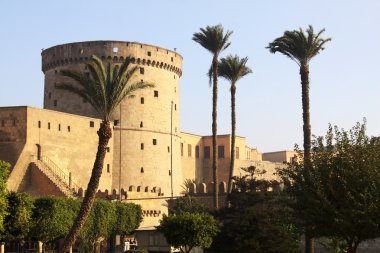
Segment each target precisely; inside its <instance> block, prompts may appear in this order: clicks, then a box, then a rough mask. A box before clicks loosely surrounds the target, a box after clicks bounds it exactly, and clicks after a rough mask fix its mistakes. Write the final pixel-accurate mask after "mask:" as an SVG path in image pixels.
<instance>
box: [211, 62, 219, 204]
mask: <svg viewBox="0 0 380 253" xmlns="http://www.w3.org/2000/svg"><path fill="white" fill-rule="evenodd" d="M212 65H213V66H212V69H213V89H212V172H213V180H214V209H215V210H218V208H219V192H218V190H219V188H218V169H217V164H216V163H217V160H216V130H217V122H216V120H217V102H218V56H217V55H214V58H213V59H212Z"/></svg>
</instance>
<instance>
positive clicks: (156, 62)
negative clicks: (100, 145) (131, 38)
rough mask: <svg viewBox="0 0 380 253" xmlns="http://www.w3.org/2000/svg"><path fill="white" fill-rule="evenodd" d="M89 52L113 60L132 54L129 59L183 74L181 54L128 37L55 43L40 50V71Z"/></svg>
mask: <svg viewBox="0 0 380 253" xmlns="http://www.w3.org/2000/svg"><path fill="white" fill-rule="evenodd" d="M91 55H97V56H98V57H100V58H102V59H103V60H109V61H112V62H114V63H122V62H124V60H125V58H126V57H131V60H132V63H133V64H137V65H141V66H151V67H155V68H160V69H164V70H167V71H170V72H174V73H176V74H177V75H178V76H181V75H182V56H181V55H180V54H178V53H176V52H175V51H171V50H168V49H165V48H161V47H157V46H151V45H146V44H142V43H137V42H128V41H85V42H77V43H68V44H63V45H57V46H54V47H51V48H48V49H46V50H44V51H42V71H43V72H44V73H45V72H46V71H48V70H50V69H54V68H58V67H65V66H68V65H73V64H81V63H85V62H86V61H88V60H89V59H90V57H91Z"/></svg>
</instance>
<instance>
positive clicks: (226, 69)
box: [218, 55, 252, 193]
mask: <svg viewBox="0 0 380 253" xmlns="http://www.w3.org/2000/svg"><path fill="white" fill-rule="evenodd" d="M247 61H248V57H245V58H242V59H240V58H239V56H237V55H235V56H232V55H229V56H227V57H226V58H222V59H221V60H220V62H219V73H218V74H219V76H221V77H224V78H225V79H227V80H228V81H230V82H231V89H230V91H231V160H230V176H229V177H228V188H227V189H228V191H227V192H228V193H230V192H231V188H232V177H233V175H234V165H235V138H236V134H235V131H236V112H235V94H236V82H237V81H238V80H239V79H241V78H242V77H244V76H246V75H248V74H249V73H252V70H251V69H250V68H249V67H247V66H246V63H247Z"/></svg>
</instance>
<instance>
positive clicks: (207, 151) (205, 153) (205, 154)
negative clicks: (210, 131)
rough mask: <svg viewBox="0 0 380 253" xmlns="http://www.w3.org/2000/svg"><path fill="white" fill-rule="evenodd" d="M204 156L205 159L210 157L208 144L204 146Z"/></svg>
mask: <svg viewBox="0 0 380 253" xmlns="http://www.w3.org/2000/svg"><path fill="white" fill-rule="evenodd" d="M204 157H205V159H210V146H206V147H205V148H204Z"/></svg>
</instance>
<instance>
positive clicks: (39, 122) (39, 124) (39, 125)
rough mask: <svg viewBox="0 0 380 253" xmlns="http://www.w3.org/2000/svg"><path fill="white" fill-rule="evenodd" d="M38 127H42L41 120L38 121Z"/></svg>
mask: <svg viewBox="0 0 380 253" xmlns="http://www.w3.org/2000/svg"><path fill="white" fill-rule="evenodd" d="M3 123H4V120H3ZM3 126H4V125H3ZM38 128H41V121H38Z"/></svg>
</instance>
